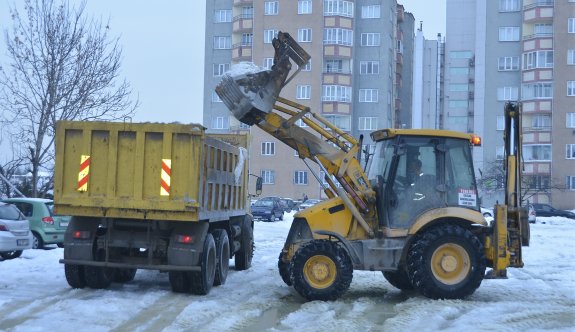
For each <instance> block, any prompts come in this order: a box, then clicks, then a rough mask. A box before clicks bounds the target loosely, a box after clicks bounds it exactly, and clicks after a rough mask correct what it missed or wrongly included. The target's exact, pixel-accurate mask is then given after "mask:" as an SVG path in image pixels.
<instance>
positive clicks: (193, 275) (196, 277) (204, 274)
mask: <svg viewBox="0 0 575 332" xmlns="http://www.w3.org/2000/svg"><path fill="white" fill-rule="evenodd" d="M200 267H201V270H200V271H198V272H189V276H190V290H191V292H192V293H193V294H198V295H206V294H208V293H209V292H210V290H211V289H212V286H213V285H214V279H215V277H216V242H215V241H214V237H213V236H212V234H210V233H208V234H207V235H206V239H205V240H204V248H203V250H202V253H201V255H200Z"/></svg>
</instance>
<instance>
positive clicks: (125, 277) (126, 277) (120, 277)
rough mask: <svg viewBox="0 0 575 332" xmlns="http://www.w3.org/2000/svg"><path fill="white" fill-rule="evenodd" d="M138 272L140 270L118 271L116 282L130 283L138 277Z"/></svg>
mask: <svg viewBox="0 0 575 332" xmlns="http://www.w3.org/2000/svg"><path fill="white" fill-rule="evenodd" d="M137 271H138V269H129V268H119V269H116V273H115V275H114V281H115V282H119V283H125V282H130V281H132V280H134V277H136V272H137Z"/></svg>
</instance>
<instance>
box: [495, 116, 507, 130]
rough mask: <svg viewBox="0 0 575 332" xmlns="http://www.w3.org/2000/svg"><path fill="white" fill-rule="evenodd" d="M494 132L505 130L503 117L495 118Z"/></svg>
mask: <svg viewBox="0 0 575 332" xmlns="http://www.w3.org/2000/svg"><path fill="white" fill-rule="evenodd" d="M496 130H505V117H504V116H503V115H498V116H497V127H496Z"/></svg>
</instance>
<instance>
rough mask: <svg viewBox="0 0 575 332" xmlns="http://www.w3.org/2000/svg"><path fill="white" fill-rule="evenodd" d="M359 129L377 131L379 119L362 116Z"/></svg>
mask: <svg viewBox="0 0 575 332" xmlns="http://www.w3.org/2000/svg"><path fill="white" fill-rule="evenodd" d="M358 120H359V121H358V129H359V130H376V129H377V118H376V117H369V116H368V117H363V116H360V117H359V119H358Z"/></svg>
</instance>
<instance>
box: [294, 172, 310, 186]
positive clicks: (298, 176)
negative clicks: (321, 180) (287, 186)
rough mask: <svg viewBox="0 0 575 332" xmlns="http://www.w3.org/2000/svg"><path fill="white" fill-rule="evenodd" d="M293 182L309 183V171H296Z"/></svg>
mask: <svg viewBox="0 0 575 332" xmlns="http://www.w3.org/2000/svg"><path fill="white" fill-rule="evenodd" d="M293 183H295V184H299V185H307V171H295V172H294V174H293Z"/></svg>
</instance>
